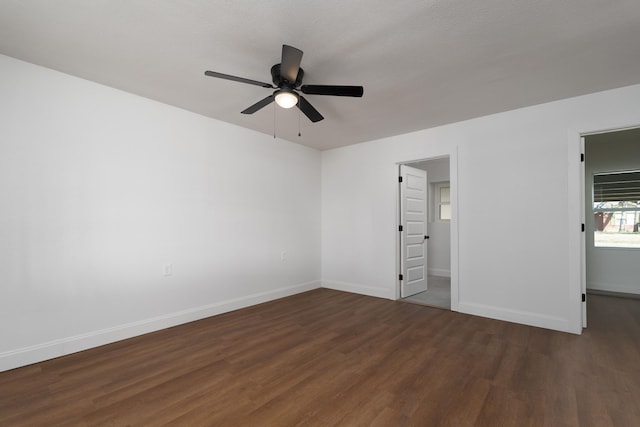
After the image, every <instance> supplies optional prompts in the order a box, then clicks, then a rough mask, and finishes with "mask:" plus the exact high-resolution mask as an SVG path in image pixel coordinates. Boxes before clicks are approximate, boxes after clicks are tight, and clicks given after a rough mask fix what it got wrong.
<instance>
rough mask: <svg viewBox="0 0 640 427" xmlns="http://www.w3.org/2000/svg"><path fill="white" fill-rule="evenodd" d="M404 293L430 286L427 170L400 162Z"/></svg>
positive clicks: (401, 248) (401, 282)
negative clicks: (428, 281)
mask: <svg viewBox="0 0 640 427" xmlns="http://www.w3.org/2000/svg"><path fill="white" fill-rule="evenodd" d="M400 176H401V177H402V182H401V184H400V212H401V220H400V221H401V224H400V225H401V226H402V228H401V230H402V231H401V233H400V240H401V245H400V250H401V256H400V260H401V271H402V273H401V274H402V278H401V280H400V297H401V298H405V297H408V296H410V295H414V294H417V293H419V292H424V291H426V290H427V244H426V239H427V172H426V171H423V170H420V169H416V168H412V167H410V166H406V165H400Z"/></svg>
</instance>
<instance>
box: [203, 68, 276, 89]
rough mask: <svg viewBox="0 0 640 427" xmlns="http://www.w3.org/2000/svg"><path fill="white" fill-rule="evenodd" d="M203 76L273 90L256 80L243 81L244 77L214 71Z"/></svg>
mask: <svg viewBox="0 0 640 427" xmlns="http://www.w3.org/2000/svg"><path fill="white" fill-rule="evenodd" d="M204 75H205V76H209V77H217V78H219V79H225V80H233V81H234V82H240V83H248V84H250V85H256V86H262V87H267V88H270V89H275V87H274V86H272V85H271V84H270V83H264V82H259V81H257V80H251V79H245V78H244V77H237V76H231V75H229V74H222V73H217V72H215V71H205V72H204Z"/></svg>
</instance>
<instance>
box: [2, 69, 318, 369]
mask: <svg viewBox="0 0 640 427" xmlns="http://www.w3.org/2000/svg"><path fill="white" fill-rule="evenodd" d="M0 195H1V197H0V293H1V297H0V370H5V369H10V368H13V367H15V366H20V365H25V364H28V363H32V362H35V361H38V360H43V359H46V358H50V357H56V356H59V355H62V354H67V353H70V352H73V351H77V350H80V349H83V348H87V347H91V346H95V345H100V344H104V343H106V342H110V341H114V340H117V339H121V338H125V337H129V336H133V335H136V334H140V333H144V332H147V331H150V330H155V329H159V328H162V327H167V326H171V325H174V324H178V323H182V322H186V321H190V320H194V319H198V318H202V317H206V316H209V315H212V314H216V313H220V312H224V311H228V310H231V309H235V308H239V307H243V306H246V305H251V304H254V303H258V302H262V301H266V300H269V299H274V298H278V297H281V296H285V295H290V294H293V293H296V292H300V291H304V290H307V289H311V288H315V287H318V286H319V284H320V283H319V278H320V261H319V260H320V153H319V152H317V151H316V150H312V149H309V148H305V147H302V146H300V145H297V144H293V143H289V142H284V141H281V140H274V139H273V138H271V137H269V136H266V135H262V134H258V133H255V132H252V131H248V130H245V129H241V128H239V127H235V126H232V125H229V124H225V123H221V122H218V121H215V120H212V119H209V118H205V117H202V116H199V115H196V114H193V113H189V112H186V111H184V110H180V109H177V108H173V107H170V106H167V105H164V104H160V103H157V102H154V101H151V100H148V99H144V98H141V97H137V96H133V95H130V94H127V93H124V92H120V91H117V90H114V89H111V88H108V87H104V86H101V85H97V84H94V83H91V82H88V81H85V80H81V79H77V78H74V77H71V76H68V75H64V74H61V73H57V72H55V71H51V70H48V69H44V68H41V67H38V66H34V65H31V64H27V63H24V62H20V61H17V60H14V59H11V58H8V57H6V56H0ZM281 250H286V251H287V260H286V261H284V262H282V261H281V259H280V254H281ZM167 263H171V264H173V275H171V276H163V267H164V265H165V264H167Z"/></svg>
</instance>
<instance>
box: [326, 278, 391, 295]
mask: <svg viewBox="0 0 640 427" xmlns="http://www.w3.org/2000/svg"><path fill="white" fill-rule="evenodd" d="M322 287H323V288H327V289H335V290H336V291H344V292H351V293H353V294H360V295H368V296H370V297H377V298H386V299H395V298H394V297H393V295H392V294H393V289H387V288H379V287H375V286H365V285H358V284H356V283H347V282H333V281H328V280H323V281H322Z"/></svg>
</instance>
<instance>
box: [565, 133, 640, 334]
mask: <svg viewBox="0 0 640 427" xmlns="http://www.w3.org/2000/svg"><path fill="white" fill-rule="evenodd" d="M629 137H630V138H632V139H634V140H635V144H633V145H631V146H628V145H627V146H624V144H623V145H621V146H616V143H615V141H616V140H617V139H620V138H622V139H625V138H629ZM639 137H640V127H638V125H631V126H619V127H617V128H615V127H612V128H608V129H592V130H589V131H584V132H580V133H578V132H571V133H570V144H569V178H570V179H569V194H570V198H569V230H575V232H573V231H572V232H571V233H570V239H569V240H570V245H571V247H572V248H576V249H579V251H578V252H575V251H574V250H572V251H571V255H570V262H569V264H570V265H571V268H570V272H571V274H570V281H571V282H572V283H575V284H576V288H574V289H575V291H578V292H579V293H578V295H577V296H578V297H579V296H580V294H581V295H582V298H581V303H580V304H579V307H580V309H579V312H576V314H577V315H578V317H577V319H578V320H579V319H581V322H580V325H579V326H580V327H581V328H586V327H587V299H588V295H589V294H595V293H608V292H610V291H608V290H602V289H598V288H602V287H603V285H604V286H605V287H607V286H609V285H612V284H613V285H614V287H616V288H617V291H613V292H615V293H617V296H625V294H626V296H630V295H634V294H635V292H636V290H635V289H637V288H634V290H632V292H625V291H622V292H620V289H621V288H620V286H619V285H620V284H623V287H624V286H626V285H624V283H622V282H619V281H618V279H616V278H615V275H614V276H608V277H609V278H607V279H606V280H604V281H603V280H601V279H602V277H603V276H602V273H605V271H606V268H605V269H601V267H600V263H601V262H602V261H603V259H600V260H597V257H598V253H608V254H613V253H616V254H617V255H618V256H615V257H614V258H615V259H616V261H617V262H620V261H623V264H624V265H625V267H622V270H623V271H624V270H626V269H627V268H628V266H630V265H634V263H637V262H638V261H637V260H638V259H640V250H639V249H636V248H629V249H626V250H619V249H616V248H611V247H602V248H596V247H595V246H596V243H595V242H596V233H598V232H602V231H604V230H599V229H598V230H597V228H603V227H604V226H605V225H606V224H605V222H607V220H608V219H609V215H605V214H607V213H609V212H608V211H609V210H611V208H612V207H611V206H605V205H603V204H602V203H603V202H605V200H604V199H602V200H600V199H599V198H595V197H594V186H596V185H599V186H602V185H603V184H604V183H606V182H609V181H610V179H609V177H607V175H610V174H612V173H614V174H615V173H625V172H633V170H639V169H640V166H638V161H637V160H636V159H638V158H640V151H638V150H640V139H638V138H639ZM602 141H607V142H605V143H603V144H600V142H602ZM597 145H601V146H600V147H597ZM629 150H631V151H634V150H635V151H634V152H630V151H629ZM620 154H623V155H622V156H621V155H620ZM578 159H579V160H578ZM623 159H624V160H623ZM629 161H631V162H633V163H632V164H628V162H629ZM596 176H599V177H596ZM623 178H625V179H626V177H623ZM595 181H598V182H595ZM617 181H619V180H617ZM594 183H595V184H594ZM605 198H606V197H605ZM622 207H624V208H626V207H627V206H622ZM598 215H599V216H600V217H598ZM576 219H578V220H579V221H580V222H581V223H582V224H581V230H580V231H581V232H578V227H577V225H579V224H576V223H575V221H576ZM625 219H626V218H625ZM618 230H620V228H618ZM632 231H633V228H632ZM574 233H575V234H574ZM601 237H607V236H602V235H601V236H598V238H601ZM629 255H631V257H632V258H634V260H632V261H631V262H629V260H628V258H629ZM594 256H595V258H594ZM625 259H626V260H627V261H626V262H624V260H625ZM604 261H605V262H607V261H606V260H604ZM604 277H607V276H606V274H605V276H604ZM611 278H613V280H614V281H615V282H617V283H612V282H611V280H610V279H611ZM636 285H637V283H636ZM628 289H629V288H626V290H628ZM637 292H640V290H638V291H637ZM615 293H614V294H613V295H616V294H615ZM579 300H580V299H579V298H578V299H577V300H576V301H579ZM574 307H576V308H577V307H578V306H574ZM576 326H578V325H576ZM579 331H580V329H576V333H580V332H579Z"/></svg>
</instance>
